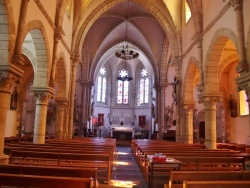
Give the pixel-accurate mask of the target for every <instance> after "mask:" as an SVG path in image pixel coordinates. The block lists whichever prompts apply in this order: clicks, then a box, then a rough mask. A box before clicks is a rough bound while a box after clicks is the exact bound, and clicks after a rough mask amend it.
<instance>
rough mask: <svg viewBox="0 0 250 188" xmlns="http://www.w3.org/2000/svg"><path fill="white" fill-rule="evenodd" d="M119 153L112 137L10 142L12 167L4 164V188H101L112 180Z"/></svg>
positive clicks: (1, 172) (7, 149) (7, 146)
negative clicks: (12, 187)
mask: <svg viewBox="0 0 250 188" xmlns="http://www.w3.org/2000/svg"><path fill="white" fill-rule="evenodd" d="M115 150H116V140H115V139H111V138H76V139H70V140H55V139H50V140H46V143H45V144H34V143H32V142H20V143H16V142H15V143H13V142H9V143H7V144H5V146H4V153H5V154H7V155H9V164H7V165H3V164H2V165H0V187H1V186H19V187H41V188H43V187H44V188H45V187H46V188H48V187H53V188H57V187H58V188H59V187H60V188H64V187H65V188H76V187H79V188H85V187H86V188H87V187H88V188H90V187H98V182H104V183H109V181H110V179H111V173H112V167H113V160H114V155H115Z"/></svg>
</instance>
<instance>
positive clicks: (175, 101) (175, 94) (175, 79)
mask: <svg viewBox="0 0 250 188" xmlns="http://www.w3.org/2000/svg"><path fill="white" fill-rule="evenodd" d="M177 84H179V80H177V77H176V76H174V82H173V83H172V85H173V93H172V96H173V99H174V103H175V105H177V91H176V87H177Z"/></svg>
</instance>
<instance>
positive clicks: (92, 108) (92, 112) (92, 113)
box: [90, 101, 95, 116]
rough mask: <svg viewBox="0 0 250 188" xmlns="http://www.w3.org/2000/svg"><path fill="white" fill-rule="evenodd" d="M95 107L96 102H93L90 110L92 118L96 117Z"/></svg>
mask: <svg viewBox="0 0 250 188" xmlns="http://www.w3.org/2000/svg"><path fill="white" fill-rule="evenodd" d="M94 105H95V102H94V101H92V103H91V109H90V114H91V116H93V115H94Z"/></svg>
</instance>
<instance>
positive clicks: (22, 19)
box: [12, 0, 29, 65]
mask: <svg viewBox="0 0 250 188" xmlns="http://www.w3.org/2000/svg"><path fill="white" fill-rule="evenodd" d="M28 3H29V0H22V3H21V7H20V15H19V23H18V31H17V33H18V35H17V38H16V45H15V52H14V54H15V55H14V56H13V58H14V59H13V61H12V62H14V63H17V64H20V63H22V62H20V61H16V58H15V56H17V57H18V56H19V55H21V53H22V44H23V35H24V34H25V32H26V28H25V23H26V15H27V9H28ZM22 65H24V64H22Z"/></svg>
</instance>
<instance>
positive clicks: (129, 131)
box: [111, 127, 134, 141]
mask: <svg viewBox="0 0 250 188" xmlns="http://www.w3.org/2000/svg"><path fill="white" fill-rule="evenodd" d="M111 137H112V138H114V139H116V140H121V141H125V140H131V139H132V138H133V137H134V128H133V127H111Z"/></svg>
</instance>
